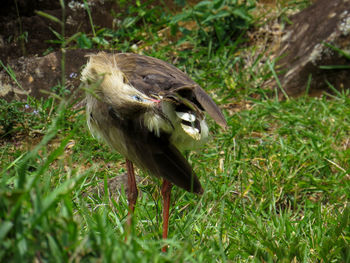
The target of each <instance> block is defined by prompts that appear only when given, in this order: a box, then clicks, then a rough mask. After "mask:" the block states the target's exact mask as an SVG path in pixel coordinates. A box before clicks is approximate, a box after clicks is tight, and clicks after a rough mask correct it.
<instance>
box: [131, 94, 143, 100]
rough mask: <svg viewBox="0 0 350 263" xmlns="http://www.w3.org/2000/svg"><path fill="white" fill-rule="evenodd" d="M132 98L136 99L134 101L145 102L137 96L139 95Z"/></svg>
mask: <svg viewBox="0 0 350 263" xmlns="http://www.w3.org/2000/svg"><path fill="white" fill-rule="evenodd" d="M132 98H133V99H134V100H136V101H139V102H142V101H143V99H141V98H140V97H139V96H137V95H134V96H132Z"/></svg>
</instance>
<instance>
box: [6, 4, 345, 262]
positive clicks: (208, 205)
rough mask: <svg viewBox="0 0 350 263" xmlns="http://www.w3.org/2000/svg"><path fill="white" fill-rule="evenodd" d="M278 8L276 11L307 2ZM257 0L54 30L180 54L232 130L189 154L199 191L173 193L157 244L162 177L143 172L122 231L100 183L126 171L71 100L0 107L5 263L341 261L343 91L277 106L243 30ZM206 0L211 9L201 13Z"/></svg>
mask: <svg viewBox="0 0 350 263" xmlns="http://www.w3.org/2000/svg"><path fill="white" fill-rule="evenodd" d="M62 2H63V1H62ZM122 2H123V1H122ZM178 2H181V1H178ZM238 2H240V3H241V4H240V5H238ZM285 2H286V1H280V6H279V7H276V9H278V8H280V9H278V10H279V12H277V13H278V15H279V16H280V17H284V14H285V12H286V11H287V10H290V9H292V8H296V7H304V6H305V3H306V1H293V3H285ZM242 3H244V4H242ZM253 4H254V3H253V2H252V1H234V0H230V1H229V0H228V1H223V0H221V1H219V0H216V1H202V2H201V3H199V4H197V5H196V6H194V7H192V8H190V7H188V6H187V7H185V9H184V11H183V12H180V13H179V14H178V15H176V16H172V15H170V14H169V13H166V12H164V11H162V12H163V13H161V15H162V19H160V20H159V19H154V18H153V17H152V16H153V13H152V12H150V11H149V10H147V8H145V7H144V6H143V5H142V4H141V3H139V1H136V4H135V5H132V6H130V7H129V12H130V13H128V14H130V16H128V15H127V16H126V17H123V19H122V20H121V25H123V26H121V27H120V29H119V30H118V31H114V32H113V31H112V30H110V29H99V30H96V32H95V35H92V36H89V35H86V34H85V35H84V34H77V35H76V36H74V38H65V37H63V36H60V39H61V40H62V39H63V40H65V39H68V40H69V45H72V44H73V43H74V45H77V46H80V47H85V46H84V45H85V44H86V43H90V44H89V45H88V46H87V47H89V48H90V47H94V48H98V47H103V48H105V47H109V48H118V49H119V50H122V51H131V50H134V51H135V50H136V51H139V52H140V51H141V50H143V52H144V53H145V54H147V55H151V56H155V57H158V58H161V59H164V60H167V61H170V62H172V61H174V60H171V58H172V57H175V55H176V62H175V64H176V66H177V67H179V68H181V69H182V70H184V71H186V72H187V73H188V74H189V75H190V76H192V77H193V79H194V80H195V81H197V82H198V83H199V84H200V85H201V86H202V87H204V88H205V89H206V90H207V91H208V92H209V93H210V94H211V95H212V96H213V98H214V99H215V100H216V102H217V103H218V104H219V105H220V106H221V107H222V108H223V110H224V113H225V116H226V118H227V122H228V126H229V129H228V130H226V131H223V130H221V129H220V128H219V127H217V126H215V124H214V123H213V122H210V124H211V127H212V132H213V140H212V141H211V142H209V143H208V146H207V147H205V148H204V149H202V150H201V151H199V152H192V153H190V154H189V156H188V158H189V160H190V162H191V163H192V165H193V168H194V170H195V171H196V173H197V174H198V176H199V177H200V180H201V182H202V184H203V187H204V189H205V193H204V194H203V195H202V196H196V195H193V194H190V193H187V192H185V191H184V190H182V189H179V188H176V187H175V188H174V191H173V194H172V206H171V216H170V228H169V239H168V240H166V241H163V240H162V239H161V232H162V220H161V209H162V208H161V203H162V200H161V196H160V190H159V185H160V182H159V181H157V179H154V178H153V177H149V176H148V175H147V174H144V173H142V172H141V171H139V173H140V174H142V176H143V177H146V178H147V181H148V179H149V181H152V183H150V184H148V183H143V184H141V185H140V189H141V192H142V195H141V197H140V198H139V200H138V203H137V207H136V211H135V220H134V226H133V228H132V232H131V234H130V235H127V234H126V225H125V222H126V215H127V201H126V196H125V191H124V188H123V186H122V187H121V188H116V189H114V190H113V191H112V192H111V191H110V190H111V188H110V187H109V185H108V183H109V182H110V181H111V179H112V178H114V177H115V176H117V178H119V177H122V176H123V173H124V168H123V167H124V164H123V162H124V161H123V158H122V157H121V156H120V155H119V154H116V153H112V152H110V151H109V149H108V148H107V147H106V146H104V145H101V144H99V143H98V142H97V141H96V140H95V139H93V138H92V137H91V136H90V134H89V132H88V129H87V127H86V124H85V116H84V110H83V109H82V108H79V107H78V108H77V107H76V104H77V102H78V101H74V100H72V99H71V100H65V99H61V97H59V96H54V97H53V98H51V99H49V100H41V101H37V100H35V99H34V98H28V101H27V102H25V103H20V102H13V103H6V102H4V101H2V102H1V106H0V108H1V109H0V125H1V126H2V129H1V136H2V142H1V148H0V167H1V171H0V220H1V221H0V261H1V262H2V261H5V260H6V261H7V262H350V244H349V243H350V227H349V225H350V224H349V223H350V222H349V220H350V206H349V200H350V141H349V138H350V96H349V93H348V92H345V91H344V92H337V91H334V94H325V95H324V96H323V97H320V98H311V97H308V96H306V95H305V96H302V97H300V98H297V99H287V100H285V101H279V100H278V99H277V98H276V96H274V94H275V93H274V92H275V91H270V90H267V89H265V88H262V87H263V85H262V84H263V83H264V81H266V80H267V79H270V78H272V75H273V72H271V70H270V67H269V66H268V65H267V64H268V63H267V64H266V65H265V64H264V63H260V62H261V60H262V59H263V58H264V57H263V55H264V54H256V50H257V49H256V47H255V46H253V45H252V43H251V42H249V40H248V39H247V38H246V35H245V33H246V30H247V29H249V30H253V29H252V28H253V27H254V26H255V27H258V25H260V24H261V17H256V15H254V12H252V11H253V10H254V9H253V7H254V5H253ZM209 5H210V6H211V8H210V14H209V13H207V12H209V11H208V9H207V8H205V9H201V8H202V7H203V6H209ZM190 10H191V11H190ZM216 10H217V12H216ZM157 12H161V11H157ZM201 12H203V13H202V14H203V15H202V16H201ZM135 14H136V15H135ZM231 14H235V15H236V16H233V17H232V16H231ZM236 19H237V20H236ZM181 21H182V22H183V23H180V22H181ZM188 21H196V25H197V26H194V27H193V28H191V27H186V23H187V22H188ZM92 25H93V24H92ZM167 25H170V28H171V30H172V32H173V34H179V32H180V33H181V37H180V38H176V40H173V41H175V42H174V43H170V42H169V41H168V42H166V41H164V37H162V36H161V35H160V34H159V33H158V32H159V30H162V29H163V28H166V27H167ZM242 25H243V26H242ZM232 28H233V29H234V30H232V31H231V29H232ZM146 29H147V30H148V32H150V34H148V36H144V34H142V32H145V30H146ZM222 30H224V32H223V31H222ZM189 31H190V32H189ZM63 32H64V30H63ZM231 33H233V34H231ZM116 36H117V37H116ZM69 37H70V36H69ZM84 38H85V40H84ZM98 38H103V39H104V40H105V42H104V41H103V42H101V41H100V40H98ZM73 40H74V41H73ZM218 40H219V41H218ZM89 41H90V42H89ZM99 41H100V42H99ZM214 42H215V44H214ZM84 43H85V44H84ZM101 43H105V44H101ZM66 44H67V45H68V43H66ZM66 44H62V46H63V47H65V46H66ZM253 44H254V43H253ZM255 44H257V43H255ZM174 46H175V47H176V48H174ZM245 54H250V55H249V56H248V55H245ZM264 59H265V60H266V58H264ZM269 63H270V65H272V64H273V62H269ZM62 79H63V80H64V78H62ZM63 83H64V82H63ZM56 89H57V87H56V88H55V90H56ZM62 89H64V86H63V87H59V89H58V90H59V91H60V92H58V94H59V95H62V92H61V91H62ZM63 93H64V92H63ZM70 97H71V98H73V97H74V96H70ZM111 196H112V197H111ZM126 238H127V239H126ZM164 243H166V244H168V245H169V251H168V252H167V253H161V252H160V251H161V248H162V246H163V245H164Z"/></svg>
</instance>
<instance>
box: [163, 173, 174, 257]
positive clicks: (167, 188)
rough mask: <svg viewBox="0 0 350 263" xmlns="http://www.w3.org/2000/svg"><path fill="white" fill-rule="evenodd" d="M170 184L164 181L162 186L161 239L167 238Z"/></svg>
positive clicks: (164, 249)
mask: <svg viewBox="0 0 350 263" xmlns="http://www.w3.org/2000/svg"><path fill="white" fill-rule="evenodd" d="M172 186H173V185H172V184H171V183H170V182H169V181H167V180H165V179H164V182H163V185H162V196H163V201H164V205H163V239H166V238H168V225H169V208H170V197H171V188H172ZM166 251H167V246H164V247H163V248H162V252H166Z"/></svg>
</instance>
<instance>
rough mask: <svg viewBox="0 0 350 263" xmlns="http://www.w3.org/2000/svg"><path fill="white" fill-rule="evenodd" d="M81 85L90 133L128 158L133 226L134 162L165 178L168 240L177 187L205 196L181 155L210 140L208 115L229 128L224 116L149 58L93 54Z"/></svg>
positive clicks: (176, 73)
mask: <svg viewBox="0 0 350 263" xmlns="http://www.w3.org/2000/svg"><path fill="white" fill-rule="evenodd" d="M81 81H82V83H84V89H85V91H86V118H87V125H88V128H89V130H90V132H91V133H92V135H93V136H94V137H95V138H97V139H99V140H102V141H104V142H105V143H106V144H107V145H109V146H110V148H111V149H112V150H114V151H117V152H119V153H120V154H121V155H123V156H124V157H125V159H126V168H127V178H128V180H127V185H128V187H127V189H128V194H127V195H128V196H127V199H128V206H129V210H128V220H127V222H128V224H129V225H130V224H131V218H132V214H133V213H134V209H135V205H136V201H137V197H138V190H137V186H136V180H135V173H134V164H135V165H136V166H138V167H139V168H140V169H142V170H145V171H147V172H148V173H150V174H151V175H153V176H156V177H159V178H162V179H163V183H162V186H161V195H162V197H163V234H162V237H163V239H167V237H168V224H169V209H170V200H171V199H170V198H171V189H172V187H173V185H176V186H178V187H180V188H183V189H185V190H186V191H188V192H191V193H195V194H199V195H200V194H202V193H203V188H202V186H201V183H200V181H199V179H198V177H197V175H196V174H195V172H194V171H193V169H192V167H191V165H190V164H189V162H188V161H187V160H186V158H185V157H184V156H183V154H182V152H183V151H186V150H193V149H198V148H199V147H201V146H203V145H204V144H205V143H206V142H207V140H208V138H209V137H210V136H209V128H208V125H207V123H206V120H205V117H206V116H205V112H206V113H207V114H208V115H209V116H210V117H211V118H213V119H214V121H215V122H216V123H217V124H218V125H219V126H221V127H222V128H224V129H226V127H227V122H226V120H225V117H224V115H223V113H222V112H221V110H220V109H219V108H218V106H217V105H216V103H215V102H214V101H213V99H212V98H211V97H210V96H209V95H208V94H207V93H206V92H205V91H204V90H203V89H202V88H201V87H200V86H199V85H198V84H197V83H196V82H194V81H193V80H192V79H191V78H190V77H189V76H188V75H187V74H185V73H184V72H182V71H181V70H179V69H178V68H176V67H175V66H173V65H171V64H169V63H167V62H165V61H163V60H160V59H157V58H154V57H150V56H145V55H139V54H135V53H106V52H103V51H102V52H98V53H95V54H89V55H88V62H87V64H86V66H85V68H84V69H83V70H82V73H81ZM162 251H163V252H166V251H167V247H166V246H164V247H162Z"/></svg>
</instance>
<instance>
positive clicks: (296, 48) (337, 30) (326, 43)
mask: <svg viewBox="0 0 350 263" xmlns="http://www.w3.org/2000/svg"><path fill="white" fill-rule="evenodd" d="M291 21H292V24H291V25H290V26H289V27H287V29H286V31H285V33H284V36H283V37H282V41H281V45H280V48H279V51H278V53H277V55H278V57H281V59H280V61H279V62H278V63H277V67H276V68H277V70H278V71H279V72H280V74H279V80H280V82H281V86H282V87H283V89H284V91H285V92H286V94H288V96H299V95H301V94H303V93H305V91H306V88H307V85H308V83H309V85H310V86H309V87H310V90H309V93H310V94H311V95H318V94H320V93H321V92H322V91H324V90H326V91H329V90H330V88H329V84H327V83H330V84H331V85H333V86H334V87H335V88H337V89H343V88H350V59H349V57H348V58H346V57H345V56H342V55H341V54H340V53H339V52H338V51H336V50H335V49H334V48H332V47H336V48H338V49H340V50H343V51H344V52H347V53H348V54H349V56H350V0H332V1H329V0H318V1H316V2H315V3H314V4H313V5H311V6H310V7H308V8H306V9H305V10H303V11H301V12H300V13H298V14H296V15H294V16H293V17H291ZM322 66H338V69H325V68H322ZM339 66H342V67H343V68H340V67H339ZM274 86H277V85H276V83H275V84H274ZM283 96H284V95H283V92H280V97H283Z"/></svg>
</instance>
